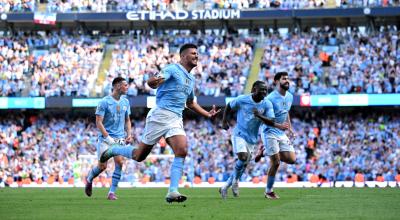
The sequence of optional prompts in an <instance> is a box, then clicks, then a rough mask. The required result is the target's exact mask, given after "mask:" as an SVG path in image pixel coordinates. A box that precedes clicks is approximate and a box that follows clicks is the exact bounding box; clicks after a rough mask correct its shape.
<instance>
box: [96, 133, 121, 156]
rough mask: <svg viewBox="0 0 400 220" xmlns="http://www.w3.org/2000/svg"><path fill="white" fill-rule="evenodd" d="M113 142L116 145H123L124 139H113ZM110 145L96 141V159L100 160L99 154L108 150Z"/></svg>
mask: <svg viewBox="0 0 400 220" xmlns="http://www.w3.org/2000/svg"><path fill="white" fill-rule="evenodd" d="M114 140H115V141H116V142H117V143H125V139H124V138H114ZM110 147H111V145H109V144H108V143H106V142H104V141H101V140H98V141H97V146H96V151H97V159H98V160H100V156H101V154H102V153H103V152H104V151H105V150H107V149H108V148H110Z"/></svg>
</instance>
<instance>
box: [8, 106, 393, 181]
mask: <svg viewBox="0 0 400 220" xmlns="http://www.w3.org/2000/svg"><path fill="white" fill-rule="evenodd" d="M0 119H1V120H0V182H4V183H7V184H9V183H11V182H18V183H21V181H25V182H45V181H47V182H49V181H50V180H51V181H59V182H63V181H64V182H67V181H70V180H71V179H73V176H74V174H75V175H76V173H79V174H78V175H77V176H76V177H78V178H81V179H82V180H83V178H84V175H86V174H87V171H88V169H90V168H91V166H92V165H93V163H95V161H96V160H95V159H94V158H92V160H82V159H80V157H81V156H82V155H95V146H96V140H97V133H98V132H97V129H96V128H95V125H94V117H93V118H91V117H82V116H79V117H73V116H63V117H55V116H50V115H46V116H44V115H41V114H39V115H31V116H28V115H23V114H13V115H7V116H5V115H3V116H1V118H0ZM292 121H293V122H292V123H293V127H294V130H295V131H296V133H297V138H296V139H294V140H292V141H293V144H294V146H295V150H296V154H297V162H296V164H294V165H286V164H284V163H282V165H281V167H280V169H279V171H278V173H277V176H276V178H277V180H278V181H311V180H312V178H315V176H318V177H319V179H320V180H321V179H323V180H327V181H344V180H350V181H352V180H354V178H355V175H356V174H357V173H358V174H363V175H364V176H365V180H377V181H394V180H395V176H396V175H399V174H400V161H399V158H400V128H399V126H398V125H399V124H400V117H399V115H398V114H396V113H390V114H387V113H384V114H383V113H367V114H365V113H364V114H363V113H358V114H351V113H350V114H343V113H342V114H325V113H316V112H308V113H303V114H301V117H297V116H293V119H292ZM132 122H133V131H132V132H133V135H134V137H135V138H136V140H138V139H139V138H140V134H141V133H142V129H143V127H144V121H143V120H142V119H139V120H133V121H132ZM184 124H185V125H184V127H185V129H186V131H187V137H188V143H189V151H188V152H189V155H188V157H187V159H186V161H185V169H184V171H185V173H184V177H183V178H184V179H185V180H187V181H189V182H191V181H194V182H195V181H211V180H212V181H224V180H226V179H227V178H228V176H229V173H230V172H231V170H232V169H233V167H232V166H233V164H234V163H233V160H234V159H233V158H234V157H233V152H232V146H231V143H230V131H225V130H221V129H219V128H218V127H219V126H218V122H216V123H213V122H211V121H208V120H193V119H186V120H185V123H184ZM152 154H154V155H159V156H158V157H149V158H148V159H147V160H146V161H145V162H143V163H136V162H132V161H128V162H126V163H125V164H126V166H124V168H123V175H122V181H127V182H136V181H142V182H143V181H155V182H164V181H166V179H168V177H169V169H168V168H169V165H170V163H171V162H172V157H171V158H170V159H166V158H168V156H172V151H171V149H170V148H169V147H167V144H166V143H165V141H164V140H161V141H160V142H159V143H158V144H157V145H156V146H155V147H154V149H153V151H152ZM160 155H161V156H160ZM162 157H166V158H162ZM78 163H79V166H78V167H81V168H79V170H78V171H77V170H75V166H76V165H77V164H78ZM267 169H268V163H267V159H262V160H261V162H259V163H254V162H251V164H250V165H249V169H247V172H246V173H245V174H244V175H243V177H242V181H252V180H254V178H257V179H259V180H261V179H263V178H265V175H266V172H267ZM111 175H112V169H108V171H107V172H106V173H104V174H102V176H101V178H104V179H106V178H109V177H111Z"/></svg>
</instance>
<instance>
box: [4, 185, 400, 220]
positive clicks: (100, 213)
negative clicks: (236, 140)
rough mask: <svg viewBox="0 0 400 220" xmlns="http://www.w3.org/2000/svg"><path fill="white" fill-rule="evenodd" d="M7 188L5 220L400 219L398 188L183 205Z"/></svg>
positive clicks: (155, 198)
mask: <svg viewBox="0 0 400 220" xmlns="http://www.w3.org/2000/svg"><path fill="white" fill-rule="evenodd" d="M83 190H84V189H83V188H65V189H61V188H2V189H0V219H2V220H5V219H56V220H57V219H88V220H93V219H141V220H143V219H157V220H158V219H258V220H259V219H273V220H278V219H296V220H298V219H307V220H309V219H352V220H355V219H362V220H365V219H374V220H376V219H399V218H400V217H399V216H400V208H399V207H400V206H399V204H400V190H399V189H398V188H323V189H322V188H318V189H276V192H277V193H278V194H279V195H280V197H281V199H279V200H274V201H271V200H267V199H265V198H264V196H263V189H262V188H258V189H246V188H242V189H240V193H241V195H240V198H233V197H232V193H231V192H229V197H228V199H227V200H225V201H223V200H222V199H221V198H220V196H219V194H218V191H217V189H216V188H209V189H198V188H196V189H193V188H191V189H190V188H189V189H181V190H180V191H181V193H184V194H187V195H188V196H189V198H188V200H187V201H186V202H184V203H173V204H168V203H166V202H165V200H164V197H165V194H166V190H167V189H159V188H153V189H147V188H146V189H142V188H132V189H118V191H117V195H118V197H119V199H118V200H117V201H108V200H106V199H105V197H106V195H107V189H105V188H101V189H99V188H94V189H93V196H92V197H91V198H88V197H86V196H85V195H84V193H83Z"/></svg>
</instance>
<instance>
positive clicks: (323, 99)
mask: <svg viewBox="0 0 400 220" xmlns="http://www.w3.org/2000/svg"><path fill="white" fill-rule="evenodd" d="M234 98H235V97H225V96H221V97H212V96H198V97H196V101H197V102H198V103H199V104H200V105H201V106H204V107H211V106H213V105H215V106H218V107H223V106H225V105H226V104H227V103H229V102H230V101H232V100H233V99H234ZM100 100H101V98H72V97H47V98H45V97H18V98H17V97H0V109H25V108H31V109H44V108H88V107H89V108H92V107H97V104H98V103H99V101H100ZM128 100H129V103H130V105H131V107H132V108H136V107H147V108H152V107H154V106H155V105H156V97H155V96H145V95H141V96H132V97H128ZM293 106H301V107H324V106H326V107H328V106H331V107H346V106H400V93H395V94H340V95H301V96H297V95H295V96H294V97H293Z"/></svg>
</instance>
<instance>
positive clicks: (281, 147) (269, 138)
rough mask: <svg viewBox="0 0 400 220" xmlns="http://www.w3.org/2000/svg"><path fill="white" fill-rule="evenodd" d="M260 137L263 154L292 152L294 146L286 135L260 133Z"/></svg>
mask: <svg viewBox="0 0 400 220" xmlns="http://www.w3.org/2000/svg"><path fill="white" fill-rule="evenodd" d="M261 139H262V142H263V144H264V155H268V156H272V155H274V154H277V153H279V152H284V151H289V152H294V147H293V145H292V143H291V142H290V140H289V138H288V137H287V136H286V135H282V136H276V135H271V134H268V135H265V134H264V133H261Z"/></svg>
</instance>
